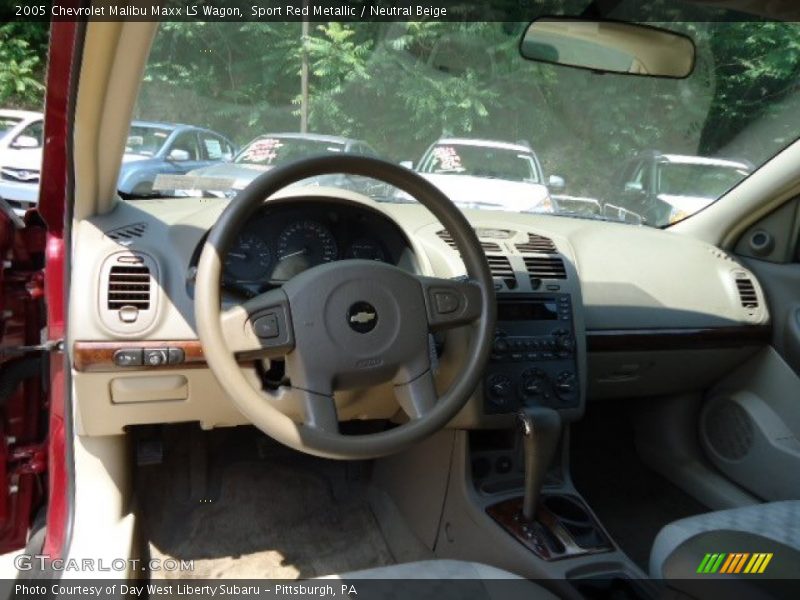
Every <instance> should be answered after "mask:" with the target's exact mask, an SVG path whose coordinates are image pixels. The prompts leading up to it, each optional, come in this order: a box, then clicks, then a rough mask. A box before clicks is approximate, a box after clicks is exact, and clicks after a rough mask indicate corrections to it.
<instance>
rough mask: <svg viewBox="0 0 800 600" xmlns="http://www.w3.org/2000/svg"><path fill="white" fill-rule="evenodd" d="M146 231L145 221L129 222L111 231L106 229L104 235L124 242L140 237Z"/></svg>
mask: <svg viewBox="0 0 800 600" xmlns="http://www.w3.org/2000/svg"><path fill="white" fill-rule="evenodd" d="M145 231H147V223H131V224H130V225H125V226H124V227H118V228H116V229H112V230H111V231H106V235H107V236H108V237H110V238H111V239H112V240H114V241H115V242H121V243H123V242H126V241H130V240H133V239H135V238H140V237H142V236H143V235H144V232H145Z"/></svg>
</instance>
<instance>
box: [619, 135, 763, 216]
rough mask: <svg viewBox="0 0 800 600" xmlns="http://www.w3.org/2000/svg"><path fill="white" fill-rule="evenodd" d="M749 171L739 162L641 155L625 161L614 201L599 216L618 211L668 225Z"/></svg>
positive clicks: (699, 207)
mask: <svg viewBox="0 0 800 600" xmlns="http://www.w3.org/2000/svg"><path fill="white" fill-rule="evenodd" d="M752 171H753V165H752V164H750V163H749V162H747V161H743V160H730V159H723V158H711V157H705V156H694V155H685V154H662V153H660V152H657V151H652V150H651V151H647V152H643V153H641V154H639V155H637V156H636V157H634V158H633V159H631V160H629V161H628V162H627V163H626V164H625V165H624V167H623V168H622V169H621V170H620V172H619V174H618V175H617V177H616V178H615V179H614V184H613V185H614V195H613V197H612V198H609V199H608V200H607V201H606V203H605V206H604V214H611V213H613V214H614V215H615V218H616V215H617V213H618V212H619V209H620V208H622V209H624V210H625V211H629V212H633V213H636V214H637V215H639V216H640V217H641V219H642V221H643V222H644V223H648V224H671V223H675V222H677V221H680V220H682V219H684V218H686V217H688V216H690V215H693V214H694V213H696V212H697V211H699V210H702V209H703V208H705V207H706V206H708V205H709V204H711V203H712V202H714V200H715V199H716V198H719V197H720V196H721V195H722V194H724V193H726V192H727V191H728V190H730V189H731V188H733V187H734V186H735V185H736V184H737V183H739V182H740V181H741V180H742V179H744V178H745V177H747V176H748V175H749V174H750V173H752Z"/></svg>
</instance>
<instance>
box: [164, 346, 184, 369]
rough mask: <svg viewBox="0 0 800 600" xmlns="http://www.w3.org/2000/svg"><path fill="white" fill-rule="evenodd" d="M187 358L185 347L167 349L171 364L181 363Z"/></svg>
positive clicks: (168, 359) (168, 360)
mask: <svg viewBox="0 0 800 600" xmlns="http://www.w3.org/2000/svg"><path fill="white" fill-rule="evenodd" d="M184 360H186V354H185V353H184V351H183V348H168V349H167V362H168V363H169V364H171V365H180V364H182V363H183V361H184Z"/></svg>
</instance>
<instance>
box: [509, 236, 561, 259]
mask: <svg viewBox="0 0 800 600" xmlns="http://www.w3.org/2000/svg"><path fill="white" fill-rule="evenodd" d="M515 246H516V248H517V251H518V252H522V253H523V254H525V253H528V252H535V253H538V254H556V252H557V250H556V245H555V243H553V240H551V239H550V238H548V237H544V236H543V235H537V234H535V233H529V234H528V241H527V242H523V243H521V244H515Z"/></svg>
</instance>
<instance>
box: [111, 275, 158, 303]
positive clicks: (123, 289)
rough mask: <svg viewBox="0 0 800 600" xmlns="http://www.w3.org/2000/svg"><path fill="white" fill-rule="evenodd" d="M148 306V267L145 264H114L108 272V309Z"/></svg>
mask: <svg viewBox="0 0 800 600" xmlns="http://www.w3.org/2000/svg"><path fill="white" fill-rule="evenodd" d="M128 306H130V307H134V308H136V309H137V310H147V309H148V308H150V269H148V268H147V267H146V266H144V265H141V266H133V265H131V266H122V265H114V266H113V267H111V271H110V272H109V274H108V309H109V310H119V309H121V308H124V307H128Z"/></svg>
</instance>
